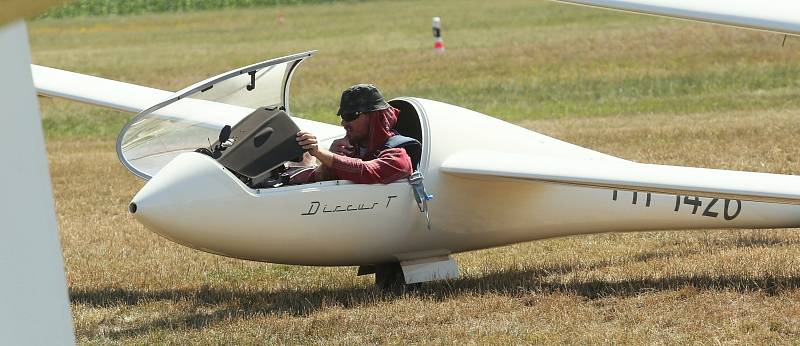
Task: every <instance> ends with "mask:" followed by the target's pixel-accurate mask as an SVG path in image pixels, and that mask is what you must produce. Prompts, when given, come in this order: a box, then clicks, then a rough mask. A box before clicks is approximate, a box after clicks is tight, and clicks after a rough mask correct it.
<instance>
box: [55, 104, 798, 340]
mask: <svg viewBox="0 0 800 346" xmlns="http://www.w3.org/2000/svg"><path fill="white" fill-rule="evenodd" d="M798 113H800V111H775V112H768V113H761V114H748V113H719V114H695V115H680V116H672V115H653V116H643V117H635V118H594V119H583V120H571V119H565V120H547V121H534V122H527V123H525V124H524V125H525V126H527V127H529V128H534V129H537V130H538V131H541V132H544V133H547V134H551V135H554V136H556V137H559V138H562V139H567V140H569V141H572V142H576V143H579V144H582V145H585V146H588V147H591V148H594V149H598V150H601V151H604V152H607V153H611V154H616V155H620V156H622V157H625V158H629V159H634V160H639V161H644V162H662V163H671V164H687V165H699V166H709V167H721V168H733V169H746V170H758V171H775V172H787V173H797V172H798V170H799V169H798V167H797V166H796V160H795V159H794V158H796V157H798V155H800V147H798V146H797V145H796V143H795V134H796V133H797V130H798V122H797V117H798V116H800V114H798ZM112 144H113V143H112V142H111V141H105V140H101V141H80V140H52V141H50V142H49V143H48V149H49V153H50V160H51V171H52V176H53V181H54V190H55V193H56V201H57V212H58V216H59V225H60V230H61V234H62V242H63V246H64V257H65V260H66V268H67V275H68V282H69V289H70V297H71V300H72V310H73V315H74V322H75V325H76V332H77V335H78V339H79V341H80V342H81V343H111V342H114V343H116V342H119V343H187V342H188V343H245V344H250V343H331V344H354V343H355V344H363V343H433V344H452V343H462V342H466V343H474V344H484V343H490V344H507V343H648V344H677V343H722V344H731V343H759V344H763V343H793V342H796V341H797V339H798V338H800V259H798V253H800V233H799V232H798V231H797V230H759V231H752V230H743V231H731V230H720V231H693V232H653V233H640V234H636V233H631V234H603V235H594V236H579V237H569V238H562V239H552V240H546V241H538V242H532V243H526V244H519V245H514V246H509V247H503V248H498V249H491V250H485V251H479V252H474V253H467V254H461V255H458V256H457V261H458V262H459V263H460V265H461V267H462V273H463V278H462V279H459V280H454V281H451V282H446V283H435V284H429V285H426V286H423V287H422V288H420V289H419V290H418V291H415V292H410V293H406V294H404V295H401V296H393V295H387V294H383V293H381V292H379V291H377V290H375V289H374V288H372V285H371V282H370V280H369V278H357V277H355V276H354V273H355V268H312V267H297V266H285V265H273V264H262V263H253V262H245V261H239V260H232V259H226V258H223V257H219V256H214V255H210V254H204V253H200V252H197V251H194V250H190V249H188V248H184V247H181V246H178V245H176V244H173V243H170V242H169V241H167V240H165V239H162V238H160V237H158V236H156V235H154V234H153V233H150V232H148V231H147V230H145V229H144V228H143V227H142V226H141V225H139V224H137V223H136V222H135V221H133V219H132V218H131V217H129V216H128V215H126V212H125V207H126V204H127V203H128V200H129V198H131V196H132V195H133V194H134V193H135V191H136V190H137V189H138V188H139V187H140V186H141V185H142V183H141V182H140V181H139V180H137V179H136V178H133V177H132V176H131V175H130V174H127V173H126V172H125V171H124V169H123V168H122V167H121V166H120V165H119V164H118V163H117V162H116V157H115V155H114V152H113V149H112V148H113V145H112Z"/></svg>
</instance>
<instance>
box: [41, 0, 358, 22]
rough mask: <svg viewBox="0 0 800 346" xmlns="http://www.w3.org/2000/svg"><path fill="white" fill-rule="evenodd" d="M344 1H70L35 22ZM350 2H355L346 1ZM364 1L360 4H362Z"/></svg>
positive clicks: (45, 13)
mask: <svg viewBox="0 0 800 346" xmlns="http://www.w3.org/2000/svg"><path fill="white" fill-rule="evenodd" d="M334 1H348V0H73V1H70V2H69V3H67V4H65V5H63V6H59V7H54V8H51V9H49V10H47V11H45V12H44V13H43V14H41V15H40V16H39V17H38V18H64V17H79V16H111V15H132V14H146V13H158V12H190V11H205V10H218V9H223V8H238V7H265V6H286V5H300V4H314V3H325V2H334ZM349 1H350V2H354V1H357V0H349ZM362 1H364V0H362Z"/></svg>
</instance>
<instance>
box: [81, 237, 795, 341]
mask: <svg viewBox="0 0 800 346" xmlns="http://www.w3.org/2000/svg"><path fill="white" fill-rule="evenodd" d="M784 242H785V241H772V240H767V239H742V240H736V241H734V242H726V244H717V245H721V246H723V247H726V246H731V247H749V246H753V247H756V246H772V245H777V244H780V243H784ZM702 252H703V251H701V250H697V249H691V250H683V251H677V252H675V251H672V252H670V251H655V252H646V253H640V254H636V255H632V256H630V257H623V258H616V259H608V260H602V261H597V262H594V263H578V264H559V265H554V266H549V267H536V268H526V269H520V270H506V271H501V272H496V273H490V274H488V275H484V276H481V277H468V278H462V279H458V280H451V281H446V282H435V283H428V284H424V285H421V286H415V287H413V288H412V289H410V290H408V291H406V292H404V293H401V294H394V293H387V292H383V291H380V290H378V289H376V288H373V287H346V288H314V289H303V288H299V289H296V288H284V289H278V290H262V289H258V288H254V289H236V288H212V287H208V286H202V287H199V288H196V289H193V288H187V289H166V290H153V291H149V290H129V289H119V288H110V287H109V288H101V289H92V290H84V289H71V290H70V298H71V301H72V302H73V303H75V304H85V305H89V306H93V307H114V306H120V305H123V306H136V305H140V304H145V303H151V302H162V301H167V302H172V303H176V304H180V303H186V304H187V305H189V306H190V307H189V308H187V309H186V311H187V312H186V313H185V314H175V315H173V316H169V317H163V318H157V319H155V320H153V321H150V322H147V323H144V324H142V325H137V326H134V327H132V328H127V329H126V328H121V329H118V330H115V331H112V332H108V333H107V336H109V337H111V338H112V339H121V338H127V337H135V336H138V335H142V334H147V333H149V332H153V331H158V330H176V329H177V330H185V329H201V328H204V327H207V326H212V325H215V324H217V323H220V322H222V321H225V320H232V319H247V318H252V317H256V316H264V315H284V314H285V315H289V316H299V317H303V316H309V315H311V314H313V313H314V312H316V311H319V310H323V309H327V308H344V309H352V308H358V307H368V306H374V305H376V304H378V303H380V302H386V301H393V300H396V299H403V298H404V297H408V296H412V297H424V298H425V299H431V300H435V301H444V300H448V299H456V298H458V297H459V296H463V295H482V294H495V295H496V294H499V295H508V296H509V297H524V296H526V295H531V294H537V293H538V294H547V293H561V294H569V295H574V296H578V297H583V298H585V299H598V298H606V297H617V298H624V297H630V296H636V295H639V294H645V293H653V292H658V291H671V290H680V289H684V288H687V287H690V288H695V289H697V290H709V291H737V292H756V291H758V292H763V293H766V294H769V295H772V294H777V293H780V292H781V291H784V290H793V289H798V288H800V276H798V277H781V276H769V275H764V276H745V275H731V276H711V275H676V276H670V277H663V278H658V279H651V278H629V279H623V280H605V279H589V280H580V279H575V280H572V281H560V282H554V281H556V280H552V279H551V278H549V277H551V276H552V275H564V274H569V273H573V272H581V271H591V270H596V269H602V268H604V267H611V266H616V265H620V264H626V263H631V262H643V261H648V260H650V259H654V258H669V257H680V256H688V255H694V254H697V253H702Z"/></svg>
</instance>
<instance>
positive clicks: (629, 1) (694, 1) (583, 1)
mask: <svg viewBox="0 0 800 346" xmlns="http://www.w3.org/2000/svg"><path fill="white" fill-rule="evenodd" d="M555 1H558V2H565V3H573V4H579V5H587V6H595V7H603V8H610V9H616V10H622V11H630V12H638V13H644V14H652V15H658V16H666V17H674V18H681V19H689V20H696V21H701V22H709V23H716V24H723V25H732V26H738V27H744V28H750V29H758V30H767V31H774V32H779V33H783V34H791V35H800V1H797V0H758V1H756V0H724V1H723V0H555Z"/></svg>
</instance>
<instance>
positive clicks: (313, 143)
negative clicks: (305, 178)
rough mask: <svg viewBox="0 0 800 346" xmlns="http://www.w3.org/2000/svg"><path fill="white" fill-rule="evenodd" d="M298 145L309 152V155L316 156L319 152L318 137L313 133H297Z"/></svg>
mask: <svg viewBox="0 0 800 346" xmlns="http://www.w3.org/2000/svg"><path fill="white" fill-rule="evenodd" d="M297 144H299V145H300V147H302V148H303V149H304V150H308V153H309V154H311V155H312V156H316V154H317V152H318V151H319V143H317V136H314V134H313V133H310V132H306V131H300V132H298V133H297Z"/></svg>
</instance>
